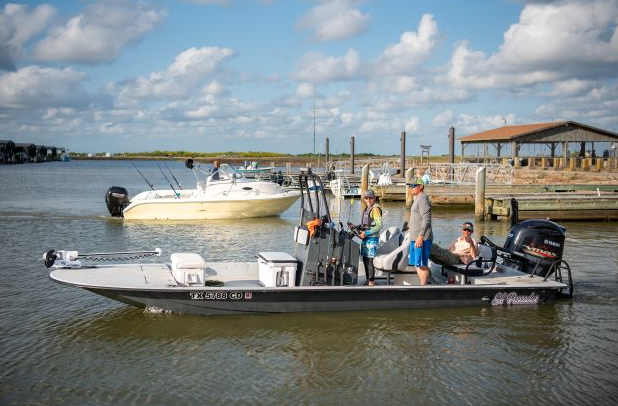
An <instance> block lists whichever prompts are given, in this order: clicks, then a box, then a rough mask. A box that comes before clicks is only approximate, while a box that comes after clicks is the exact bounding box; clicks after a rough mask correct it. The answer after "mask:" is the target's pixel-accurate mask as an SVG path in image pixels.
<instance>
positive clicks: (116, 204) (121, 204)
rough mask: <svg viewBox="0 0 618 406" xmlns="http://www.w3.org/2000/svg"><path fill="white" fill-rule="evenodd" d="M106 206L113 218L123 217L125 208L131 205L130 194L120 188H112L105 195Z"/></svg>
mask: <svg viewBox="0 0 618 406" xmlns="http://www.w3.org/2000/svg"><path fill="white" fill-rule="evenodd" d="M105 204H106V205H107V210H109V214H111V215H112V217H122V212H123V211H124V208H125V207H127V206H128V205H129V192H128V191H127V189H125V188H123V187H120V186H112V187H110V188H109V189H107V193H106V194H105Z"/></svg>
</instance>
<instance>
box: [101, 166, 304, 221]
mask: <svg viewBox="0 0 618 406" xmlns="http://www.w3.org/2000/svg"><path fill="white" fill-rule="evenodd" d="M186 166H187V167H188V168H189V169H191V170H192V171H193V173H194V175H195V177H196V180H197V186H196V188H195V189H188V190H183V189H180V188H178V189H176V188H174V187H173V185H172V183H171V182H170V187H171V189H169V190H155V189H153V188H152V185H150V183H149V185H150V186H151V190H148V191H145V192H141V193H139V194H137V195H136V196H134V197H133V198H132V199H130V200H129V193H128V192H127V190H126V189H125V188H123V187H119V186H112V187H111V188H109V189H108V191H107V194H106V198H105V202H106V204H107V208H108V210H109V213H110V214H111V215H112V216H116V217H124V218H125V219H127V220H155V219H156V220H213V219H233V218H250V217H267V216H278V215H280V214H281V213H282V212H284V211H285V210H287V209H288V208H289V207H290V206H291V205H292V204H293V203H294V202H295V201H296V200H298V198H299V196H300V192H299V191H297V190H287V189H284V188H283V187H281V186H280V185H279V184H277V183H273V182H268V181H261V180H255V179H247V178H245V177H244V176H243V175H242V174H240V173H239V172H238V171H236V170H235V169H234V168H232V167H231V166H230V165H228V164H222V165H221V166H220V167H219V169H218V171H216V173H212V174H211V173H208V172H207V171H206V170H204V169H202V168H201V167H200V166H199V165H196V164H195V163H194V162H193V160H192V159H189V160H187V162H186ZM142 176H143V175H142ZM166 178H167V177H166Z"/></svg>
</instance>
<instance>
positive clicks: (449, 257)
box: [429, 222, 478, 265]
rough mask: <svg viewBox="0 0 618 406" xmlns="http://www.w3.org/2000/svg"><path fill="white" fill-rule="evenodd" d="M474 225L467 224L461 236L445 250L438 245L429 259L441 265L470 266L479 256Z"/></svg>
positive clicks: (463, 226)
mask: <svg viewBox="0 0 618 406" xmlns="http://www.w3.org/2000/svg"><path fill="white" fill-rule="evenodd" d="M473 232H474V225H472V223H470V222H465V223H463V225H462V228H461V236H460V237H459V238H457V239H456V240H455V241H453V242H452V243H451V245H449V246H448V248H447V249H444V248H442V247H440V246H438V245H437V244H434V245H435V248H434V247H432V248H431V252H430V254H429V259H431V261H433V262H435V263H436V264H440V265H457V264H469V263H470V262H472V260H473V259H474V258H476V256H477V255H478V250H477V248H476V241H475V240H474V238H472V233H473Z"/></svg>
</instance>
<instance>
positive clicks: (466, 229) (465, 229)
mask: <svg viewBox="0 0 618 406" xmlns="http://www.w3.org/2000/svg"><path fill="white" fill-rule="evenodd" d="M463 231H470V232H471V233H472V232H473V231H472V230H470V229H469V228H464V229H463Z"/></svg>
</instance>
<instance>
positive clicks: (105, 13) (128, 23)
mask: <svg viewBox="0 0 618 406" xmlns="http://www.w3.org/2000/svg"><path fill="white" fill-rule="evenodd" d="M165 14H166V13H165V12H164V11H161V10H157V9H155V8H154V6H153V5H152V4H150V3H146V2H138V3H134V2H130V1H127V0H109V1H100V2H97V3H93V4H91V5H89V6H88V7H86V8H85V9H84V11H83V12H82V13H81V14H79V15H77V16H75V17H73V18H71V19H70V20H69V21H68V22H67V23H66V24H65V25H63V26H58V27H55V28H53V29H52V30H50V32H49V34H48V35H47V37H45V38H44V39H42V40H41V41H40V42H39V43H38V44H37V45H36V47H35V49H34V55H35V57H36V58H38V59H39V60H41V61H62V62H79V63H85V64H96V63H101V62H109V61H113V60H114V59H115V58H116V57H117V56H118V55H119V54H120V52H121V51H122V49H123V48H124V47H125V46H126V45H128V44H133V43H136V42H138V41H139V40H141V39H142V38H143V37H144V36H145V35H146V34H147V33H148V32H149V31H151V30H152V29H153V28H154V27H155V26H156V25H158V24H159V23H161V21H162V20H163V19H164V17H165Z"/></svg>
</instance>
